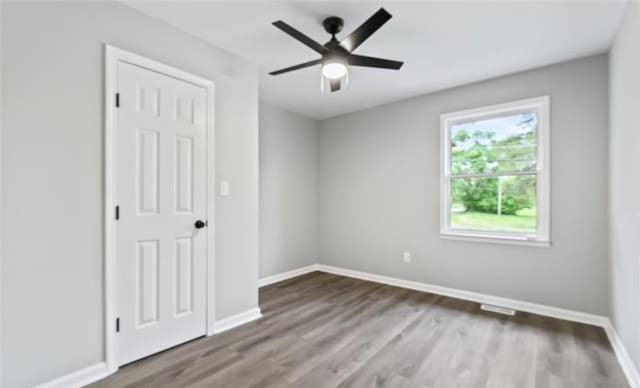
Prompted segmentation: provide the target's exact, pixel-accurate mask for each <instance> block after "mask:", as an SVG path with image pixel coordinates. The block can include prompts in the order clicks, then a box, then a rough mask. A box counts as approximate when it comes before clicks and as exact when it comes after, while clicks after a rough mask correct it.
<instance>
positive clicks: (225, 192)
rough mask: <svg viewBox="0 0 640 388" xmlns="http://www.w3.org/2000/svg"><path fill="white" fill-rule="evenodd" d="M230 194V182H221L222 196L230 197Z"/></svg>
mask: <svg viewBox="0 0 640 388" xmlns="http://www.w3.org/2000/svg"><path fill="white" fill-rule="evenodd" d="M230 194H231V192H230V190H229V181H220V196H221V197H228V196H229V195H230Z"/></svg>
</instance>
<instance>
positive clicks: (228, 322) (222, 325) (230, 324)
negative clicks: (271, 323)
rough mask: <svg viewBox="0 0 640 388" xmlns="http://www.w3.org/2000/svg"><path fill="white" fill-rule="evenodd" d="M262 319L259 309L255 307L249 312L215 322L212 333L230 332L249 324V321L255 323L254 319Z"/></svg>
mask: <svg viewBox="0 0 640 388" xmlns="http://www.w3.org/2000/svg"><path fill="white" fill-rule="evenodd" d="M260 318H262V313H261V312H260V308H259V307H256V308H253V309H251V310H247V311H243V312H241V313H239V314H236V315H232V316H230V317H229V318H225V319H223V320H220V321H216V322H215V323H214V326H213V333H214V334H218V333H222V332H223V331H227V330H231V329H233V328H234V327H238V326H240V325H244V324H245V323H249V322H251V321H255V320H256V319H260Z"/></svg>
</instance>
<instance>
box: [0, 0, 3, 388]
mask: <svg viewBox="0 0 640 388" xmlns="http://www.w3.org/2000/svg"><path fill="white" fill-rule="evenodd" d="M1 23H2V5H0V24H1ZM3 63H4V62H3V58H2V39H0V386H1V385H2V378H3V377H2V376H4V374H3V372H2V364H3V360H4V357H3V353H2V349H4V346H3V343H4V341H3V339H2V332H3V331H2V326H4V325H3V324H2V322H4V321H3V320H2V305H3V303H2V298H3V296H2V295H3V294H2V276H3V272H2V268H3V267H2V250H3V243H2V235H3V230H2V224H3V214H2V213H3V212H2V209H4V200H3V198H4V195H3V193H4V190H3V188H4V186H3V184H2V171H3V164H2V160H3V152H2V149H3V147H4V145H3V141H2V139H3V138H4V132H3V130H4V128H3V126H2V113H3V112H2V95H3V94H4V93H3V91H4V89H3V88H2V87H3V82H2V64H3Z"/></svg>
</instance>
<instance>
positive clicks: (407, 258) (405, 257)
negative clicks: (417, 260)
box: [402, 252, 411, 263]
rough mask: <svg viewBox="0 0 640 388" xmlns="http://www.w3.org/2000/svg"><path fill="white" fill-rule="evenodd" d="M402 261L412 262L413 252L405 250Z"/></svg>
mask: <svg viewBox="0 0 640 388" xmlns="http://www.w3.org/2000/svg"><path fill="white" fill-rule="evenodd" d="M402 261H404V262H405V263H411V252H403V253H402Z"/></svg>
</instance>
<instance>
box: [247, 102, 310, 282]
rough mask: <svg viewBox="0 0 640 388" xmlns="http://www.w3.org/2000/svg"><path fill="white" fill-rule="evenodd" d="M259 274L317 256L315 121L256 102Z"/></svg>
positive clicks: (298, 264)
mask: <svg viewBox="0 0 640 388" xmlns="http://www.w3.org/2000/svg"><path fill="white" fill-rule="evenodd" d="M259 117H260V120H259V123H260V277H261V278H262V277H266V276H270V275H274V274H278V273H282V272H286V271H290V270H292V269H297V268H300V267H305V266H308V265H311V264H315V263H316V262H317V259H318V222H317V220H318V215H317V208H318V195H317V193H318V179H317V177H318V130H317V125H318V124H317V122H316V121H315V120H312V119H308V118H305V117H302V116H299V115H297V114H294V113H291V112H288V111H286V110H283V109H280V108H277V107H274V106H271V105H268V104H266V103H263V102H261V103H260V113H259Z"/></svg>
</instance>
